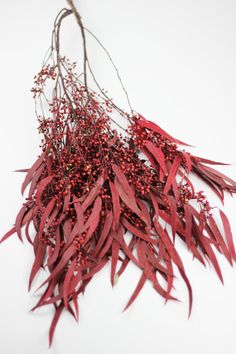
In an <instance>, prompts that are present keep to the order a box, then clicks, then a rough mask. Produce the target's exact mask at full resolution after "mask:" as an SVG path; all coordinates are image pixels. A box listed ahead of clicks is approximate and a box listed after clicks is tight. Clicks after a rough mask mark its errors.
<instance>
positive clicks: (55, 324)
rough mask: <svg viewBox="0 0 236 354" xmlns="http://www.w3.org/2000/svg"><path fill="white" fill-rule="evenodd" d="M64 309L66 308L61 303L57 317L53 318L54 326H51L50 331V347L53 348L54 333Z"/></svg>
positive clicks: (56, 313) (57, 310)
mask: <svg viewBox="0 0 236 354" xmlns="http://www.w3.org/2000/svg"><path fill="white" fill-rule="evenodd" d="M63 308H64V305H63V303H61V304H60V306H59V307H57V309H56V312H55V315H54V317H53V320H52V324H51V327H50V330H49V347H51V345H52V340H53V336H54V332H55V329H56V326H57V323H58V320H59V318H60V316H61V313H62V311H63Z"/></svg>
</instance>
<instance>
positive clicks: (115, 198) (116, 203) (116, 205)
mask: <svg viewBox="0 0 236 354" xmlns="http://www.w3.org/2000/svg"><path fill="white" fill-rule="evenodd" d="M109 186H110V190H111V196H112V207H113V215H114V219H113V221H114V226H113V227H114V229H115V230H117V229H118V226H119V221H120V212H121V208H120V199H119V194H118V192H117V190H116V187H115V185H114V183H113V182H112V181H109Z"/></svg>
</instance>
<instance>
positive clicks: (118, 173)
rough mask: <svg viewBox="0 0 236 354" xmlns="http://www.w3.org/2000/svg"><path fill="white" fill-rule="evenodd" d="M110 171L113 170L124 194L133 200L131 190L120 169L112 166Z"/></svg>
mask: <svg viewBox="0 0 236 354" xmlns="http://www.w3.org/2000/svg"><path fill="white" fill-rule="evenodd" d="M112 169H113V171H114V173H115V175H116V177H117V179H118V181H119V183H120V185H121V186H122V188H123V189H124V191H125V193H126V194H127V195H128V196H129V197H130V198H131V199H132V200H133V199H134V192H133V189H132V188H131V187H130V185H129V182H128V180H127V178H126V176H125V174H124V172H123V171H122V169H121V168H120V167H119V166H117V165H115V164H112Z"/></svg>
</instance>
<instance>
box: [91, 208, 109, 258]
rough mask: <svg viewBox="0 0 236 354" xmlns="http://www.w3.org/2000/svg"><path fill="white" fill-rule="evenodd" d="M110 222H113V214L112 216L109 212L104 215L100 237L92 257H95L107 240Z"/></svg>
mask: <svg viewBox="0 0 236 354" xmlns="http://www.w3.org/2000/svg"><path fill="white" fill-rule="evenodd" d="M112 221H113V214H112V211H111V210H110V211H109V212H108V213H107V215H106V218H105V222H104V225H103V228H102V232H101V235H100V236H99V239H98V243H97V245H96V248H95V250H94V256H96V255H97V254H98V253H99V252H100V250H101V247H102V245H103V244H104V242H105V240H106V239H107V236H108V234H109V232H110V230H111V225H112Z"/></svg>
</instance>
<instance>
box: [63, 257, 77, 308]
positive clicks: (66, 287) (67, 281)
mask: <svg viewBox="0 0 236 354" xmlns="http://www.w3.org/2000/svg"><path fill="white" fill-rule="evenodd" d="M76 265H77V258H75V259H74V260H73V261H72V263H71V265H70V267H69V269H68V270H67V272H66V276H65V280H64V283H63V299H64V305H65V307H66V308H67V309H68V293H69V285H70V282H71V279H72V277H73V275H74V271H75V267H76Z"/></svg>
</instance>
